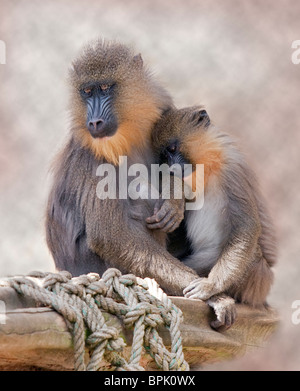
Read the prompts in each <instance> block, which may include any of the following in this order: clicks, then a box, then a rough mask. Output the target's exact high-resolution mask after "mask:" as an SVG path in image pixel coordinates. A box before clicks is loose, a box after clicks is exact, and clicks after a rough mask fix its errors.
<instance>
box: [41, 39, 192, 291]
mask: <svg viewBox="0 0 300 391" xmlns="http://www.w3.org/2000/svg"><path fill="white" fill-rule="evenodd" d="M70 82H71V87H72V96H71V102H70V110H71V121H72V125H71V134H70V139H69V141H68V143H67V145H66V146H65V147H64V149H63V151H62V152H61V153H60V154H59V156H58V157H57V159H56V161H55V164H54V182H53V186H52V189H51V192H50V195H49V200H48V207H47V219H46V233H47V243H48V246H49V249H50V251H51V253H52V255H53V257H54V260H55V264H56V267H57V268H58V269H60V270H62V269H66V270H69V271H70V272H71V273H72V274H73V275H79V274H82V273H89V272H98V273H100V274H102V273H103V271H104V270H106V269H107V268H109V267H117V268H118V269H120V270H121V271H122V272H124V273H134V274H136V275H138V276H141V277H152V278H155V279H156V280H157V282H158V283H159V284H160V285H161V286H162V288H163V289H164V290H165V291H166V292H168V293H169V294H175V295H176V294H177V295H179V294H182V291H183V289H184V288H185V287H186V286H187V285H188V284H189V283H190V282H191V281H192V280H194V279H195V278H196V276H197V274H196V273H195V272H194V271H193V270H192V269H191V268H189V267H187V266H185V265H184V264H182V263H181V262H180V261H179V260H177V259H176V258H174V257H173V256H171V255H170V254H169V253H168V252H167V250H166V248H165V242H166V234H165V233H164V232H161V231H158V230H150V229H148V228H147V225H146V222H145V220H146V218H147V217H149V216H151V215H152V213H153V210H154V205H155V200H154V201H152V200H141V199H138V200H135V201H133V200H131V199H124V200H123V199H104V200H101V199H100V198H98V197H97V195H96V188H97V183H98V181H99V178H98V177H97V176H96V170H97V167H98V166H99V164H101V163H106V162H110V163H113V164H114V165H115V168H116V171H117V178H118V170H119V167H118V161H119V155H125V156H127V158H128V167H129V166H130V165H131V164H133V163H144V164H145V165H146V166H147V167H148V168H149V167H150V164H151V163H153V162H154V156H153V152H152V149H151V145H150V131H151V129H152V127H153V125H154V122H155V121H156V120H157V119H158V118H159V117H160V116H161V114H162V112H163V111H164V110H166V109H168V108H170V107H172V100H171V98H170V96H169V95H168V94H167V92H166V91H165V90H164V89H163V88H162V87H160V86H159V85H158V84H157V83H156V82H155V81H154V80H153V78H152V77H151V75H150V73H149V71H147V69H145V67H144V66H143V64H142V60H141V57H140V56H134V53H133V51H132V50H131V49H130V48H128V47H126V46H124V45H121V44H118V43H115V42H112V43H105V42H103V41H101V40H100V41H96V42H94V43H93V44H90V45H88V46H87V47H86V48H85V49H84V51H83V53H82V55H81V56H80V57H79V58H78V59H77V60H75V61H74V63H73V68H72V70H71V72H70ZM90 82H97V83H100V84H102V85H105V84H115V85H116V89H115V90H116V96H115V99H114V106H113V111H114V115H115V116H116V117H117V120H118V129H117V131H116V133H115V134H114V136H112V137H111V138H110V139H103V138H98V139H93V138H92V137H91V136H90V134H89V132H88V130H87V126H86V108H85V105H84V103H83V100H82V99H81V97H80V94H79V90H81V89H82V88H84V87H86V88H88V84H89V83H90ZM129 182H130V180H129ZM174 202H175V201H174ZM172 207H173V203H172V200H169V201H165V202H164V203H163V206H162V209H163V208H164V209H163V210H164V212H165V213H166V215H168V211H169V210H170V208H171V209H172ZM163 215H164V214H163Z"/></svg>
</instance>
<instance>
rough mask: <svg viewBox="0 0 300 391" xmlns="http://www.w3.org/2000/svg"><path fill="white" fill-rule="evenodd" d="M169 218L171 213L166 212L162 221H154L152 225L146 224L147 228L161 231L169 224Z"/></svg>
mask: <svg viewBox="0 0 300 391" xmlns="http://www.w3.org/2000/svg"><path fill="white" fill-rule="evenodd" d="M170 218H171V212H168V213H167V214H166V215H165V217H164V218H163V219H162V220H159V221H156V222H155V223H154V224H151V223H148V222H147V227H148V228H149V229H163V228H164V227H165V225H166V224H168V223H169V221H170Z"/></svg>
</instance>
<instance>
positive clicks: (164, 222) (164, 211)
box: [146, 199, 185, 233]
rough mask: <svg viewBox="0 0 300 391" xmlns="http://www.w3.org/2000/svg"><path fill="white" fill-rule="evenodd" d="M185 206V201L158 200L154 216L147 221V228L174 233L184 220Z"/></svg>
mask: <svg viewBox="0 0 300 391" xmlns="http://www.w3.org/2000/svg"><path fill="white" fill-rule="evenodd" d="M184 206H185V202H184V199H170V200H161V199H160V200H158V201H157V202H156V204H155V206H154V213H153V216H151V217H148V218H147V219H146V223H147V227H148V228H149V229H160V230H162V231H163V232H167V233H168V232H173V231H174V230H175V229H176V228H178V227H179V225H180V223H181V221H182V220H183V217H184Z"/></svg>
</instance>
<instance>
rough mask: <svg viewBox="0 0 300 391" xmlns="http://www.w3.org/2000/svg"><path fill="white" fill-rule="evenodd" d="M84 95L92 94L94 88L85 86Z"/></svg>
mask: <svg viewBox="0 0 300 391" xmlns="http://www.w3.org/2000/svg"><path fill="white" fill-rule="evenodd" d="M81 93H82V95H83V96H84V97H88V96H90V95H91V94H92V89H91V88H84V89H83V90H82V91H81Z"/></svg>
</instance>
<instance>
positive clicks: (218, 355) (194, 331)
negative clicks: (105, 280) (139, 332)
mask: <svg viewBox="0 0 300 391" xmlns="http://www.w3.org/2000/svg"><path fill="white" fill-rule="evenodd" d="M0 300H2V301H3V302H4V303H5V306H6V312H5V314H4V315H3V314H1V317H0V370H38V369H45V370H73V360H74V351H73V345H72V336H71V334H70V333H69V331H68V328H67V326H66V323H65V321H64V319H63V318H62V317H61V316H60V315H59V314H58V313H56V312H55V311H54V310H52V309H50V308H45V307H38V308H36V307H34V306H33V302H32V301H31V300H27V299H25V298H23V297H20V295H18V294H17V293H16V292H15V290H14V289H12V288H10V287H0ZM171 300H172V301H173V303H174V304H175V305H177V306H178V307H179V308H180V309H181V310H182V312H183V316H184V322H183V323H182V325H181V327H180V330H181V335H182V339H183V347H184V355H185V359H186V360H187V361H188V363H189V364H190V367H191V369H193V367H196V366H199V364H202V363H209V362H216V361H220V360H224V359H229V358H233V357H236V356H238V355H242V354H245V353H246V352H247V351H249V350H251V349H254V348H262V347H263V346H264V345H265V343H266V341H267V340H268V338H269V337H270V336H271V335H272V334H273V332H274V330H275V329H276V326H277V324H278V318H277V314H276V313H275V311H273V310H271V309H269V310H265V311H260V310H255V309H252V308H249V307H247V306H245V305H237V313H238V316H237V320H236V323H235V324H234V325H233V326H232V327H231V328H230V329H229V330H227V331H225V332H222V333H220V332H216V331H214V330H213V329H211V327H210V321H211V320H212V319H213V313H212V311H211V310H210V309H209V308H208V306H207V305H206V304H205V303H203V302H201V301H197V300H189V299H186V298H183V297H171ZM103 314H104V316H105V319H106V320H107V322H108V323H109V325H113V326H114V327H116V328H117V329H118V330H119V331H120V333H121V336H123V337H124V339H125V340H126V343H127V345H128V346H129V348H126V349H128V351H126V349H125V354H126V353H129V350H130V344H131V342H132V332H131V331H130V330H126V329H125V328H124V327H123V326H122V322H121V321H120V320H119V319H118V318H117V317H116V316H114V315H110V314H108V313H103ZM160 335H161V336H162V337H163V339H164V342H165V344H166V345H169V344H170V340H169V334H168V332H167V331H166V330H164V329H162V330H160ZM142 360H143V361H142V365H143V366H144V368H145V369H146V370H154V369H157V368H156V365H155V364H154V363H153V361H152V359H151V357H149V356H148V355H146V354H144V355H143V359H142ZM103 369H109V368H108V366H107V364H106V363H105V362H103Z"/></svg>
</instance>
